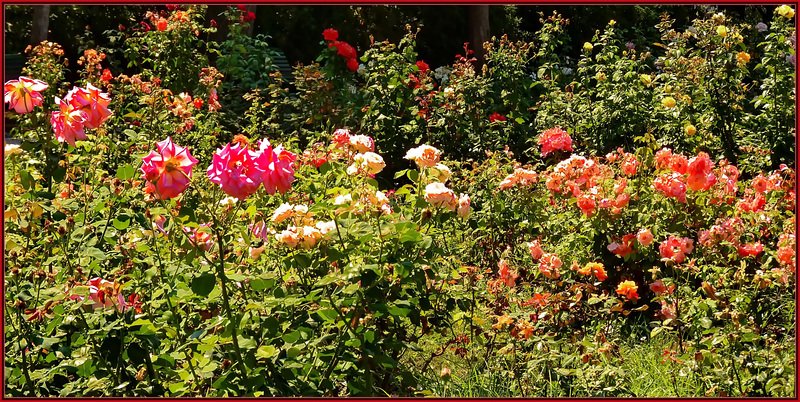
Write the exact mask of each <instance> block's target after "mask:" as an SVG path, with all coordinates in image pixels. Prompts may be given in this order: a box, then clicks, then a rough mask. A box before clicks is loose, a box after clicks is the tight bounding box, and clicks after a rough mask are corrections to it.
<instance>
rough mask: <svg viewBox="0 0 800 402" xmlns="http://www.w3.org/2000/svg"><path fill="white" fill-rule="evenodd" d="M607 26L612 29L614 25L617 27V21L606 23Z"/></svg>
mask: <svg viewBox="0 0 800 402" xmlns="http://www.w3.org/2000/svg"><path fill="white" fill-rule="evenodd" d="M608 25H611V26H612V27H613V26H614V25H617V21H615V20H611V21H608Z"/></svg>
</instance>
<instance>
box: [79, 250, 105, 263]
mask: <svg viewBox="0 0 800 402" xmlns="http://www.w3.org/2000/svg"><path fill="white" fill-rule="evenodd" d="M81 253H82V254H83V255H84V256H89V257H92V258H94V259H97V260H105V259H106V253H104V252H103V251H102V250H100V249H97V248H94V247H86V248H84V249H83V251H81Z"/></svg>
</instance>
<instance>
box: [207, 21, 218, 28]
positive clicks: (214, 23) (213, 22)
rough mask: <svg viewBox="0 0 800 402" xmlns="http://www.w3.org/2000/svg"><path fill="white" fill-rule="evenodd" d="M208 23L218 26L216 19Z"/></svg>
mask: <svg viewBox="0 0 800 402" xmlns="http://www.w3.org/2000/svg"><path fill="white" fill-rule="evenodd" d="M208 24H209V25H211V26H212V27H214V28H216V26H217V21H216V20H211V21H209V22H208Z"/></svg>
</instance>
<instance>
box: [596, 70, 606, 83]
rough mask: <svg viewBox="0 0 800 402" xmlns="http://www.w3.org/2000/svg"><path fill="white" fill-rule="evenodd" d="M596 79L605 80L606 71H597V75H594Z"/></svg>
mask: <svg viewBox="0 0 800 402" xmlns="http://www.w3.org/2000/svg"><path fill="white" fill-rule="evenodd" d="M594 78H596V79H597V80H598V81H605V80H606V73H603V72H599V73H597V75H595V76H594Z"/></svg>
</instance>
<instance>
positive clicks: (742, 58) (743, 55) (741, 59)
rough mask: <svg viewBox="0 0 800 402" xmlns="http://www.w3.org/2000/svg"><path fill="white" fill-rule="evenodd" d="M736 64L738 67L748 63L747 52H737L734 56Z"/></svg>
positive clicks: (748, 56)
mask: <svg viewBox="0 0 800 402" xmlns="http://www.w3.org/2000/svg"><path fill="white" fill-rule="evenodd" d="M736 62H737V63H739V64H740V65H742V64H747V63H748V62H750V55H749V54H747V52H739V53H738V54H736Z"/></svg>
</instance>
